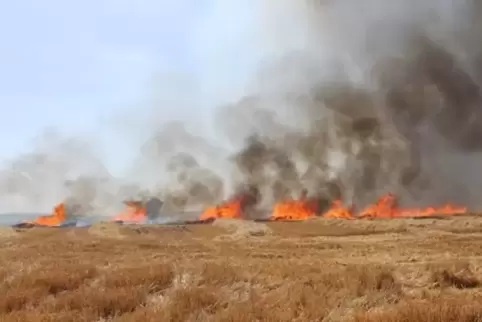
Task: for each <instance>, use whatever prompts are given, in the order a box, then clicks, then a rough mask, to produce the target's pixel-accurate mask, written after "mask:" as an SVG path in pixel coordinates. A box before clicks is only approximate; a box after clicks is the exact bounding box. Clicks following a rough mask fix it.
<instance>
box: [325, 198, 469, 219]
mask: <svg viewBox="0 0 482 322" xmlns="http://www.w3.org/2000/svg"><path fill="white" fill-rule="evenodd" d="M467 212H468V209H467V207H461V206H453V205H450V204H447V205H445V206H441V207H427V208H401V207H399V206H398V198H397V197H396V196H394V195H393V194H390V193H389V194H386V195H384V196H383V197H381V198H380V199H379V200H378V202H377V203H375V204H373V205H371V206H368V207H367V208H365V210H363V211H361V212H360V213H359V214H358V216H355V215H354V212H353V210H349V209H346V208H344V207H343V205H342V202H341V201H336V202H334V203H333V206H332V207H331V208H330V210H328V211H327V212H326V213H325V214H324V215H323V217H325V218H345V219H354V218H360V219H377V218H378V219H389V218H416V217H431V216H441V215H444V216H452V215H463V214H466V213H467Z"/></svg>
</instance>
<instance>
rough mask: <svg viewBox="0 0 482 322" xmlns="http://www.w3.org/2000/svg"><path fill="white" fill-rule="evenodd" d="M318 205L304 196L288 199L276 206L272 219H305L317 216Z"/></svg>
mask: <svg viewBox="0 0 482 322" xmlns="http://www.w3.org/2000/svg"><path fill="white" fill-rule="evenodd" d="M317 212H318V207H317V205H316V203H315V202H311V201H309V200H306V199H304V198H302V199H301V200H288V201H284V202H280V203H278V204H276V205H275V206H274V209H273V214H272V215H271V219H272V220H286V221H291V220H305V219H309V218H313V217H316V213H317Z"/></svg>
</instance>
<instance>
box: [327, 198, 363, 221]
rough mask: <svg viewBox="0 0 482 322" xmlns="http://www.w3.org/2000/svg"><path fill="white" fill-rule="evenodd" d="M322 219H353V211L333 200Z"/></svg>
mask: <svg viewBox="0 0 482 322" xmlns="http://www.w3.org/2000/svg"><path fill="white" fill-rule="evenodd" d="M323 217H325V218H327V219H355V216H353V209H350V208H347V207H345V206H344V205H343V202H342V201H341V200H335V201H334V202H333V204H332V205H331V208H330V209H329V210H328V211H327V212H326V213H325V214H324V215H323Z"/></svg>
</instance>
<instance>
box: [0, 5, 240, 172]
mask: <svg viewBox="0 0 482 322" xmlns="http://www.w3.org/2000/svg"><path fill="white" fill-rule="evenodd" d="M214 2H216V1H212V0H206V1H201V0H196V1H194V0H193V1H186V0H72V1H65V0H43V1H38V0H16V1H2V2H1V3H0V109H1V110H0V111H1V117H0V158H1V159H5V158H6V157H13V156H15V155H16V154H18V153H19V152H20V151H26V150H27V149H29V148H30V145H29V144H31V140H32V139H33V138H35V137H36V136H37V135H38V134H39V133H41V132H42V130H43V129H44V128H46V127H55V128H58V129H60V130H62V131H64V132H66V133H77V132H83V133H88V134H89V135H95V136H99V140H103V141H104V143H105V142H106V141H110V140H111V142H110V143H111V144H112V145H113V148H112V150H117V149H116V148H115V147H116V146H118V145H119V144H121V143H120V142H119V141H120V140H118V139H117V140H116V138H115V135H114V134H113V131H112V129H111V126H110V125H108V123H109V122H110V121H109V119H110V118H111V117H112V116H113V115H119V112H118V111H121V110H123V111H124V114H126V113H127V115H128V114H129V113H130V112H129V111H135V110H136V109H137V110H142V111H145V110H146V108H148V107H146V106H145V105H148V104H149V103H148V101H149V100H151V99H152V97H153V95H154V96H155V86H156V79H159V80H160V82H161V84H162V83H166V81H167V83H168V85H169V83H170V81H171V80H170V79H169V78H167V80H166V77H165V76H164V75H165V73H172V74H176V75H178V74H179V75H185V76H186V78H188V79H191V80H192V79H195V75H196V72H198V71H199V70H200V69H202V68H205V67H206V66H200V64H203V63H204V65H206V64H208V65H209V59H208V58H206V57H207V56H209V54H208V52H202V51H198V52H196V50H195V49H196V48H199V42H200V40H199V37H204V36H203V35H204V34H205V33H209V30H206V28H210V27H209V24H206V21H208V20H207V19H208V18H209V17H210V15H212V14H213V13H212V12H210V10H211V9H210V8H211V7H212V6H213V3H214ZM233 10H236V9H235V8H234V7H233ZM214 14H216V13H214ZM203 21H204V23H203ZM200 25H202V26H204V30H201V31H200V30H199V28H200V27H199V26H200ZM202 41H204V40H202ZM212 45H213V44H208V45H207V47H208V48H213V46H212ZM209 46H211V47H209ZM208 51H209V50H208ZM211 62H212V63H213V61H211ZM160 75H163V76H160ZM181 78H182V76H181ZM170 85H171V86H174V87H175V85H172V84H170ZM159 86H161V85H159ZM173 95H175V94H173ZM163 108H166V109H167V110H168V109H169V107H159V109H161V110H162V109H163ZM171 109H172V107H171ZM126 111H127V112H126ZM161 112H162V111H161ZM166 114H169V112H166ZM106 154H108V153H106ZM114 158H115V157H114V156H110V157H109V160H108V162H110V164H111V165H112V164H113V166H114V167H116V166H118V165H116V164H115V163H116V162H115V161H113V159H114Z"/></svg>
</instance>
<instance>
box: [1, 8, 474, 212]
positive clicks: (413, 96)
mask: <svg viewBox="0 0 482 322" xmlns="http://www.w3.org/2000/svg"><path fill="white" fill-rule="evenodd" d="M243 3H244V4H237V5H232V6H229V5H227V2H216V1H215V5H214V6H213V7H214V9H213V11H212V12H213V13H212V15H211V16H208V17H207V18H206V20H205V21H204V20H202V21H200V22H199V24H201V26H196V30H197V31H196V32H197V33H196V34H194V36H193V38H195V39H196V41H194V40H193V42H192V46H193V52H195V53H196V54H197V55H198V58H199V61H198V63H199V64H200V65H202V66H204V67H203V68H202V69H201V70H200V71H198V75H197V81H198V82H199V83H200V84H201V85H203V86H204V87H203V86H201V87H202V88H201V90H200V92H202V93H203V96H202V99H200V98H199V95H198V94H199V93H198V92H197V90H196V93H194V90H192V88H191V90H192V91H193V93H191V92H190V90H189V88H183V87H182V84H178V85H177V86H178V87H179V88H177V89H176V90H175V91H174V92H175V93H176V95H177V96H179V97H175V98H174V99H173V97H172V96H173V94H172V93H171V95H170V98H171V100H170V104H173V105H176V99H177V100H178V101H179V102H182V105H183V106H184V105H187V106H190V108H191V109H192V110H193V111H195V113H194V112H193V114H194V115H195V116H193V117H192V119H189V120H187V121H189V122H191V124H192V123H194V124H196V125H197V127H195V128H194V129H187V127H186V124H184V122H170V123H168V124H164V125H159V122H156V123H155V125H153V126H152V131H151V135H149V138H148V140H147V141H146V142H142V143H143V144H142V146H141V147H140V148H139V157H138V158H137V160H136V162H135V163H134V164H133V165H132V169H133V171H132V172H130V173H129V174H126V176H125V178H123V179H129V181H132V182H135V185H133V186H130V188H129V187H126V186H124V185H123V184H122V185H121V184H120V183H118V180H117V179H115V178H112V177H110V175H109V174H108V173H107V171H106V170H105V169H103V168H102V166H101V165H100V164H99V163H98V160H95V157H91V158H90V159H88V160H89V161H85V162H87V163H89V164H96V166H95V167H94V168H91V169H88V170H82V171H77V170H75V171H77V172H75V171H74V169H77V167H78V166H77V163H78V162H81V161H82V160H83V159H84V158H86V157H88V156H89V154H88V153H85V152H84V151H82V152H81V153H79V152H74V155H76V158H75V160H70V159H69V160H67V161H65V160H64V158H65V157H66V156H68V155H72V154H71V153H72V152H69V151H67V150H64V147H63V145H62V144H60V145H59V147H60V146H62V148H55V149H54V150H48V151H43V150H42V152H39V153H37V152H35V153H33V154H32V155H30V156H24V157H22V158H19V160H16V161H15V162H13V163H12V166H11V167H8V168H6V169H5V170H4V173H2V175H1V176H0V187H1V189H2V191H7V192H8V194H9V195H11V196H14V195H20V196H22V199H21V201H19V204H23V205H24V204H29V205H32V207H33V206H39V205H42V206H46V205H49V206H50V205H52V204H54V203H55V202H56V201H55V200H58V199H61V198H68V197H72V198H76V199H77V200H80V201H79V203H81V204H88V205H95V208H97V209H101V208H107V207H108V205H109V204H112V203H113V202H115V201H117V200H119V199H120V198H124V197H127V195H129V194H130V195H141V196H142V195H156V196H158V197H160V198H161V199H163V200H164V201H166V206H167V207H168V208H170V209H176V210H177V209H190V208H195V207H201V206H207V205H211V204H214V203H217V202H220V201H222V200H224V199H227V198H229V197H231V196H233V195H236V194H237V193H239V192H240V191H244V189H247V188H246V187H249V188H250V189H252V188H253V187H256V189H257V190H258V191H259V195H260V196H261V198H259V202H258V206H259V208H263V209H264V208H268V207H270V206H271V205H272V204H273V203H274V202H276V201H278V200H282V199H286V198H297V197H299V196H300V195H302V194H303V193H304V192H306V191H307V192H308V195H310V196H313V197H317V198H319V199H320V200H323V201H326V202H325V204H327V203H328V201H330V200H333V199H335V198H343V199H344V200H345V201H346V202H347V203H355V204H357V205H359V206H362V205H365V204H367V203H371V202H373V201H374V200H375V199H376V198H377V197H378V196H379V195H380V194H383V193H386V192H388V191H391V192H393V193H395V194H397V195H399V196H400V197H401V198H402V202H405V203H408V204H410V205H427V204H430V203H440V202H446V201H452V202H456V203H463V204H465V205H467V206H469V207H481V206H482V205H481V204H480V202H479V201H478V199H479V198H478V196H477V193H476V191H478V189H479V188H480V183H479V182H482V181H481V179H482V178H480V175H479V174H478V171H477V164H479V163H480V161H481V154H480V152H481V150H482V140H481V138H482V115H481V113H482V110H481V108H482V96H481V95H482V94H481V91H480V84H481V83H480V82H481V81H482V51H481V49H482V45H480V44H481V43H482V42H481V41H480V40H481V35H482V25H481V23H480V22H479V19H478V18H479V17H480V15H481V13H482V8H481V6H480V5H478V4H477V3H476V2H475V1H469V0H467V1H457V2H455V1H450V0H429V1H424V2H420V1H415V0H408V1H407V0H405V1H401V0H400V1H391V2H390V3H387V2H386V1H381V0H366V1H355V0H338V1H326V2H322V1H310V0H305V1H291V0H284V1H273V0H265V1H261V2H260V1H246V2H243ZM235 13H238V14H239V16H240V17H243V18H244V20H242V18H237V24H236V27H232V28H227V27H226V28H225V27H224V25H222V24H225V23H226V21H225V20H226V18H225V17H226V16H230V15H234V14H235ZM220 70H227V71H228V72H227V73H224V74H223V73H221V72H220ZM246 80H248V81H246ZM229 84H232V86H231V87H229V86H228V85H229ZM234 84H236V86H235V85H234ZM191 94H192V95H191ZM186 97H191V100H189V99H187V100H188V102H187V103H186ZM179 104H181V103H179ZM156 108H157V106H154V107H153V110H155V109H156ZM201 108H202V109H203V111H205V112H203V113H200V112H199V111H200V109H201ZM213 109H214V113H210V110H213ZM151 112H152V115H156V113H155V111H154V112H153V111H148V112H147V113H151ZM200 114H203V115H209V116H213V117H212V120H211V121H212V122H211V123H210V126H209V127H206V126H203V123H204V121H202V122H201V121H197V120H193V118H195V117H199V115H200ZM186 118H189V117H188V116H187V117H186ZM206 118H207V117H206ZM183 121H186V120H183ZM149 130H151V128H149ZM52 151H53V152H52ZM59 151H62V152H59ZM39 155H41V156H39ZM52 155H55V156H56V157H55V158H53V159H52V157H51V156H52ZM79 155H81V158H77V157H79ZM39 157H40V158H43V159H42V160H43V161H41V162H40V161H38V160H37V161H32V160H36V159H35V158H39ZM49 160H54V161H49ZM59 160H63V161H59ZM74 161H75V162H74ZM59 162H60V163H59ZM96 162H97V163H96ZM39 164H41V166H39ZM69 171H74V172H75V174H70V172H69ZM24 173H28V179H27V178H25V177H24ZM68 173H69V174H68ZM47 178H48V179H47ZM67 178H71V180H73V181H72V182H71V184H70V185H67V186H66V185H65V181H66V179H67ZM47 187H48V188H47ZM121 187H122V189H121ZM143 190H145V191H143ZM2 200H3V199H2ZM9 200H13V199H9ZM2 206H3V204H2ZM9 206H10V207H12V206H11V204H9Z"/></svg>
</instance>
